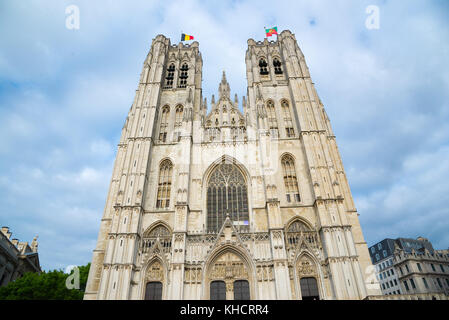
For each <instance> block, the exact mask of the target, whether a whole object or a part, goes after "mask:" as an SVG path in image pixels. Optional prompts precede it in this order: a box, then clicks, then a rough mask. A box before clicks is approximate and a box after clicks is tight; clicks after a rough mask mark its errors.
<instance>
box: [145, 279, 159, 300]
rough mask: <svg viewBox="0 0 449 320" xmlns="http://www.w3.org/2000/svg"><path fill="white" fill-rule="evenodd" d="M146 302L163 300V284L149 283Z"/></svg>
mask: <svg viewBox="0 0 449 320" xmlns="http://www.w3.org/2000/svg"><path fill="white" fill-rule="evenodd" d="M145 300H162V283H161V282H148V283H147V287H146V290H145Z"/></svg>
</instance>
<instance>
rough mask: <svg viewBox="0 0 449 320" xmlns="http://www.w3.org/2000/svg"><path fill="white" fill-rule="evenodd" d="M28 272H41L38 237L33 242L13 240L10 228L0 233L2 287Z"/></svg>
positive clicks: (0, 281) (0, 280)
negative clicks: (29, 243)
mask: <svg viewBox="0 0 449 320" xmlns="http://www.w3.org/2000/svg"><path fill="white" fill-rule="evenodd" d="M26 272H41V267H40V265H39V255H38V253H37V237H35V238H34V239H33V241H32V242H31V246H30V245H28V242H19V240H17V239H11V233H10V232H9V228H8V227H2V229H1V232H0V286H5V285H7V284H8V283H9V282H10V281H14V280H16V279H17V278H20V277H21V276H23V275H24V274H25V273H26Z"/></svg>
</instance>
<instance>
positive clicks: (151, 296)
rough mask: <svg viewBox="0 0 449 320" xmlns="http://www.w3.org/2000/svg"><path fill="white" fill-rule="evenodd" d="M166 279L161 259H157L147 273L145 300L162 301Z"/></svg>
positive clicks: (150, 265)
mask: <svg viewBox="0 0 449 320" xmlns="http://www.w3.org/2000/svg"><path fill="white" fill-rule="evenodd" d="M164 279H165V277H164V268H163V266H162V264H161V262H160V261H159V259H155V260H154V261H153V262H151V263H150V264H149V265H148V267H147V269H146V272H145V279H144V284H145V294H144V299H145V300H162V294H163V287H164Z"/></svg>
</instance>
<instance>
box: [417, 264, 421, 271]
mask: <svg viewBox="0 0 449 320" xmlns="http://www.w3.org/2000/svg"><path fill="white" fill-rule="evenodd" d="M416 265H417V266H418V270H419V271H420V272H421V271H422V269H421V264H419V263H417V264H416Z"/></svg>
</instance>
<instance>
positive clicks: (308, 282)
mask: <svg viewBox="0 0 449 320" xmlns="http://www.w3.org/2000/svg"><path fill="white" fill-rule="evenodd" d="M300 286H301V296H302V300H320V294H319V292H318V283H317V281H316V279H315V278H314V277H305V278H301V280H300Z"/></svg>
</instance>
